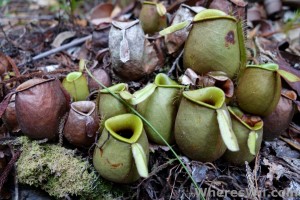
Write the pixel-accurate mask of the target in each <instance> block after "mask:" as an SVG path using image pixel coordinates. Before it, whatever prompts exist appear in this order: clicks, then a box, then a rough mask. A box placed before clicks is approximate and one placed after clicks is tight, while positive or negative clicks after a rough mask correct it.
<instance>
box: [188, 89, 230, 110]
mask: <svg viewBox="0 0 300 200" xmlns="http://www.w3.org/2000/svg"><path fill="white" fill-rule="evenodd" d="M183 96H184V97H186V98H187V99H189V100H191V101H193V102H194V103H197V104H199V105H203V106H205V107H209V108H212V109H218V108H221V107H222V106H223V104H224V102H225V94H224V92H223V91H222V90H221V89H219V88H216V87H207V88H202V89H198V90H193V91H186V92H183Z"/></svg>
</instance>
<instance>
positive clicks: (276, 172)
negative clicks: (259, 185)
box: [263, 158, 286, 182]
mask: <svg viewBox="0 0 300 200" xmlns="http://www.w3.org/2000/svg"><path fill="white" fill-rule="evenodd" d="M263 165H266V166H268V169H269V172H268V174H267V179H268V180H270V181H272V182H273V180H274V178H275V179H276V180H279V179H280V178H281V177H282V175H283V174H285V173H286V169H285V168H284V167H283V166H282V165H279V164H277V163H273V162H270V161H269V160H267V159H266V158H264V159H263Z"/></svg>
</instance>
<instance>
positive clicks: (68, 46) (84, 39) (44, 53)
mask: <svg viewBox="0 0 300 200" xmlns="http://www.w3.org/2000/svg"><path fill="white" fill-rule="evenodd" d="M91 38H92V35H88V36H85V37H83V38H79V39H76V40H73V41H72V42H70V43H68V44H65V45H62V46H60V47H57V48H54V49H51V50H49V51H46V52H43V53H41V54H38V55H36V56H34V57H33V58H32V59H30V60H28V61H26V62H24V63H21V64H19V65H18V67H21V66H24V65H26V64H27V63H29V62H32V61H37V60H39V59H42V58H45V57H47V56H50V55H52V54H55V53H58V52H60V51H63V50H66V49H68V48H71V47H74V46H77V45H79V44H82V43H84V42H85V41H87V40H89V39H91Z"/></svg>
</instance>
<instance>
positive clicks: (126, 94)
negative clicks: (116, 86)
mask: <svg viewBox="0 0 300 200" xmlns="http://www.w3.org/2000/svg"><path fill="white" fill-rule="evenodd" d="M119 94H120V96H121V97H122V99H124V100H125V101H130V99H132V98H134V97H133V95H132V94H131V93H130V92H128V91H127V90H124V91H121V92H120V93H119Z"/></svg>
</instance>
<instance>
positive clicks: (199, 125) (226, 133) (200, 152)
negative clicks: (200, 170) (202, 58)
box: [174, 87, 239, 162]
mask: <svg viewBox="0 0 300 200" xmlns="http://www.w3.org/2000/svg"><path fill="white" fill-rule="evenodd" d="M174 132H175V140H176V143H177V144H178V147H179V148H180V150H181V151H182V152H183V153H184V154H185V155H187V156H188V157H190V158H192V159H194V160H199V161H202V162H212V161H214V160H216V159H218V158H220V157H221V156H222V155H223V154H224V152H225V151H226V146H227V148H228V149H229V150H231V151H238V150H239V146H238V143H237V139H236V137H235V134H234V132H233V130H232V127H231V120H230V116H229V113H228V110H227V108H226V105H225V94H224V92H223V91H222V90H221V89H219V88H216V87H207V88H203V89H198V90H194V91H185V92H183V97H182V99H181V102H180V106H179V109H178V113H177V117H176V121H175V131H174Z"/></svg>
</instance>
